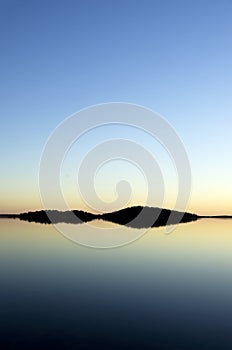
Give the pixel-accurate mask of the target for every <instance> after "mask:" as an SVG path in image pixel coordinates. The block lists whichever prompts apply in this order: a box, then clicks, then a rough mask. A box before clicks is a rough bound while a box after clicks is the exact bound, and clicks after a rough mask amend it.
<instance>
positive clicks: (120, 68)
mask: <svg viewBox="0 0 232 350" xmlns="http://www.w3.org/2000/svg"><path fill="white" fill-rule="evenodd" d="M231 13H232V2H231V1H230V0H213V1H210V0H188V1H184V0H173V1H171V0H169V1H167V0H158V1H156V0H155V1H146V0H145V1H127V0H125V1H122V0H119V1H111V0H110V1H109V0H108V1H106V0H105V1H102V0H98V1H94V0H92V1H90V0H85V1H74V0H69V1H64V0H63V1H59V0H56V1H55V0H53V1H45V0H42V1H29V0H22V1H17V0H3V1H1V3H0V43H1V54H0V94H1V104H0V116H1V128H0V144H1V185H0V211H1V212H2V213H4V212H20V211H24V210H28V209H31V210H35V209H40V208H42V205H41V202H40V195H39V187H38V168H39V162H40V157H41V153H42V151H43V147H44V145H45V143H46V141H47V139H48V137H49V135H50V134H51V133H52V131H53V130H54V128H55V127H56V126H57V125H58V124H59V123H61V122H62V121H63V120H64V119H65V118H67V117H68V116H69V115H71V114H73V113H75V112H76V111H78V110H80V109H82V108H86V107H88V106H91V105H95V104H99V103H106V102H113V101H117V102H130V103H135V104H138V105H143V106H145V107H147V108H149V109H152V110H154V111H156V112H158V113H159V114H160V115H162V116H164V117H165V118H166V120H167V121H168V122H169V123H170V124H171V125H172V127H173V128H174V129H175V130H176V132H177V134H178V135H179V137H180V139H181V140H182V141H183V143H184V146H185V149H186V151H187V153H188V156H189V161H190V164H191V169H192V195H191V199H190V205H189V208H188V210H189V211H194V212H196V213H199V214H216V213H228V214H229V213H230V214H232V184H231V179H232V162H231V151H232V137H231V131H232V98H231V96H232V65H231V62H232V21H231ZM111 132H112V133H114V132H117V133H118V135H120V136H122V137H123V136H124V137H127V136H128V135H129V137H130V138H131V139H133V138H134V139H136V140H137V139H138V138H139V139H140V142H141V143H142V144H143V145H145V147H146V148H147V149H149V150H150V151H151V152H152V150H153V149H154V150H156V151H157V153H158V155H157V161H158V160H160V161H161V163H163V164H162V166H163V167H164V169H166V170H164V174H167V186H168V187H167V194H166V195H167V201H166V202H165V206H171V204H172V197H173V195H174V194H175V190H174V186H175V180H174V177H173V183H172V176H170V173H169V172H168V169H169V161H168V156H167V155H166V156H164V157H163V156H162V155H163V153H162V152H163V150H162V149H160V148H159V147H158V146H157V145H155V144H153V142H154V140H151V139H150V138H149V137H148V136H146V135H142V134H139V132H138V131H135V130H133V129H131V128H130V130H128V129H126V128H125V127H121V129H120V127H118V129H117V130H116V131H113V130H108V131H107V133H108V134H107V135H108V136H109V135H110V134H111ZM103 139H104V132H102V133H99V132H97V131H96V132H95V133H93V134H92V135H91V137H90V136H88V135H87V139H86V140H83V141H80V144H79V145H75V147H79V149H82V150H83V152H84V151H85V150H86V151H87V150H88V149H89V148H91V147H93V146H94V144H95V143H96V142H97V141H99V140H103ZM153 147H154V148H153ZM73 152H75V149H74V150H73ZM73 154H74V157H73V163H72V158H71V155H70V157H69V158H68V159H67V169H69V172H70V174H71V173H72V171H74V170H73V169H72V166H71V165H72V164H74V162H75V164H76V162H77V163H78V159H76V156H75V153H73ZM166 158H167V160H166ZM124 166H125V168H124ZM119 169H120V171H121V172H122V173H125V169H127V170H126V173H127V174H128V176H129V181H132V182H133V183H134V186H135V194H134V197H133V203H132V204H142V203H143V196H144V191H145V188H144V184H143V179H142V178H141V175H139V174H137V173H134V171H133V169H132V168H130V167H128V165H125V164H122V162H121V163H120V162H119V163H118V164H114V165H113V168H112V169H110V167H109V168H106V169H105V178H104V177H103V180H101V179H99V180H97V182H96V186H97V191H98V192H99V194H100V195H101V196H102V198H105V199H107V200H110V199H111V189H112V183H114V182H115V181H116V182H117V178H116V176H115V174H117V173H120V171H119ZM70 174H68V175H70ZM66 175H67V174H66ZM71 175H72V174H71ZM102 175H104V173H102ZM67 178H68V177H67V176H66V177H65V176H64V179H63V182H64V188H67V193H68V194H67V195H68V196H69V197H70V198H69V199H70V203H71V205H72V206H73V207H76V208H77V207H79V206H80V207H82V203H81V199H80V198H77V197H76V198H72V192H71V187H70V186H71V184H72V183H70V184H67V181H66V180H67ZM112 193H113V192H112ZM169 193H170V197H169ZM107 196H108V197H109V198H108V197H107ZM168 197H169V198H168ZM151 204H154V205H155V204H156V203H155V201H154V203H151Z"/></svg>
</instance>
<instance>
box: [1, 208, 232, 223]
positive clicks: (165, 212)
mask: <svg viewBox="0 0 232 350" xmlns="http://www.w3.org/2000/svg"><path fill="white" fill-rule="evenodd" d="M0 218H13V219H16V218H18V219H20V220H24V221H28V222H37V223H41V224H51V223H54V224H57V223H67V224H81V223H85V222H89V221H93V220H104V221H110V222H112V223H115V224H120V225H124V226H128V227H133V228H146V227H160V226H165V225H174V224H178V223H187V222H191V221H196V220H198V219H202V218H217V219H226V218H229V219H231V218H232V216H227V215H218V216H200V215H197V214H192V213H186V212H179V211H175V210H169V209H160V208H153V207H142V206H135V207H130V208H125V209H121V210H118V211H114V212H111V213H105V214H92V213H88V212H85V211H82V210H72V211H71V210H69V211H59V210H47V211H45V210H40V211H34V212H32V211H29V212H27V213H20V214H0Z"/></svg>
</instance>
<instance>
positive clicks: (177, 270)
mask: <svg viewBox="0 0 232 350" xmlns="http://www.w3.org/2000/svg"><path fill="white" fill-rule="evenodd" d="M84 229H86V227H84V226H83V225H80V230H84ZM0 277H1V278H0V316H1V317H0V334H1V335H0V344H1V348H2V349H4V350H5V349H52V348H56V349H87V348H88V349H89V348H90V349H143V348H146V349H156V348H157V349H178V350H181V349H183V350H186V349H188V350H191V349H194V350H195V349H219V348H220V349H231V347H232V334H231V327H232V302H231V295H232V220H216V219H202V220H199V221H197V222H192V223H188V224H180V225H179V226H178V227H177V228H176V230H175V231H174V232H172V234H170V235H165V234H164V229H163V228H153V229H151V230H150V231H149V232H148V233H147V234H146V235H145V236H143V237H142V238H140V239H139V240H137V241H135V242H134V243H132V244H129V245H127V246H124V247H121V248H115V249H108V250H104V249H98V250H97V249H92V248H87V247H83V246H79V245H77V244H74V243H72V242H71V241H69V240H68V239H66V238H65V237H63V236H62V235H61V234H59V233H58V232H57V231H56V230H55V229H54V228H53V227H52V226H50V225H41V224H35V223H27V222H21V221H18V220H7V219H2V220H1V221H0Z"/></svg>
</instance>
